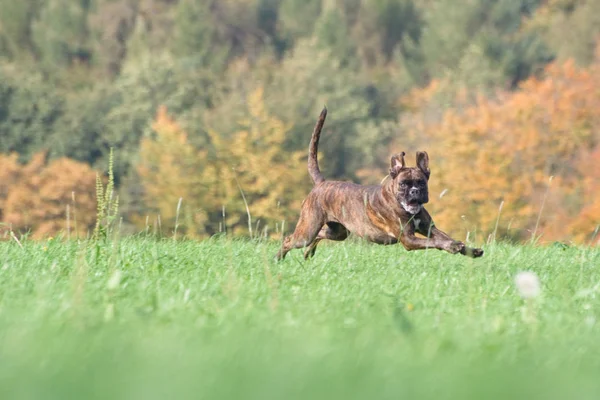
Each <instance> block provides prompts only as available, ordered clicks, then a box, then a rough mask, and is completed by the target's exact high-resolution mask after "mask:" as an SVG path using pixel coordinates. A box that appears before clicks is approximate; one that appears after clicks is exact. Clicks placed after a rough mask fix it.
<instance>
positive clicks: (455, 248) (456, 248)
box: [448, 242, 467, 254]
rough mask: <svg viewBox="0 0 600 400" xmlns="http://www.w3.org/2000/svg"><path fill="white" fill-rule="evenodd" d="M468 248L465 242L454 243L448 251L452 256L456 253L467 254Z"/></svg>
mask: <svg viewBox="0 0 600 400" xmlns="http://www.w3.org/2000/svg"><path fill="white" fill-rule="evenodd" d="M466 248H467V247H466V246H465V244H464V243H463V242H452V243H451V244H450V248H449V249H448V251H449V252H450V253H452V254H456V253H460V254H465V249H466Z"/></svg>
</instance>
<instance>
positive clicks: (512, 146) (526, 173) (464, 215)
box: [393, 59, 600, 243]
mask: <svg viewBox="0 0 600 400" xmlns="http://www.w3.org/2000/svg"><path fill="white" fill-rule="evenodd" d="M434 92H435V91H432V90H430V89H425V91H424V92H420V93H419V92H417V93H414V94H413V95H414V96H415V98H414V99H408V100H407V101H406V104H410V105H420V108H417V109H416V111H415V114H413V115H412V116H411V118H409V119H408V120H410V121H411V126H410V127H409V128H410V129H412V131H413V132H412V133H411V134H413V135H415V134H418V135H421V137H423V138H427V140H430V144H429V147H428V148H427V149H426V150H427V151H429V154H430V157H431V163H432V181H431V182H430V185H431V186H430V188H431V192H432V194H434V195H433V196H432V200H433V201H432V204H431V205H430V208H431V210H432V212H433V215H434V217H435V218H436V222H437V223H438V224H439V225H440V227H443V228H444V229H448V230H449V231H453V233H454V234H457V233H459V232H461V231H462V233H465V231H471V232H473V231H476V232H479V233H482V234H483V235H484V236H483V239H485V238H487V237H488V235H489V234H490V233H491V232H493V231H494V227H495V223H496V219H497V217H498V210H499V206H500V204H501V203H502V202H504V204H503V208H502V211H501V217H500V224H499V231H498V232H499V233H504V234H506V233H508V235H509V236H512V237H516V238H520V239H523V238H526V237H529V236H530V235H531V234H532V233H533V230H534V229H535V226H536V221H537V218H538V215H539V213H540V209H541V207H542V203H544V210H543V213H542V217H541V220H540V225H539V227H538V230H537V232H536V234H538V235H542V240H574V241H576V242H580V243H584V242H589V240H590V238H591V237H592V235H593V233H594V231H595V230H596V228H597V226H598V225H599V224H600V201H599V200H598V199H600V168H599V167H598V163H599V162H600V114H599V113H598V110H600V59H599V60H598V61H597V62H596V63H595V64H593V65H591V66H590V67H589V68H588V69H580V68H577V67H576V66H575V64H574V63H573V62H572V61H569V62H566V63H564V64H553V65H550V66H549V67H548V68H547V69H546V71H545V74H544V77H543V78H542V79H537V78H531V79H529V80H527V81H525V82H523V83H522V84H521V86H520V87H519V89H518V90H517V91H515V92H504V93H499V94H498V98H497V99H496V100H491V99H487V98H483V97H479V98H478V100H477V101H476V104H474V105H473V106H469V107H464V108H460V107H457V108H450V109H449V110H446V111H445V112H444V113H443V114H441V115H442V117H441V118H440V119H438V120H432V119H431V118H429V116H430V110H425V109H426V107H427V106H426V105H425V104H424V101H423V93H425V94H426V95H427V96H429V98H430V99H431V97H432V96H434V95H435V93H434ZM457 103H460V101H458V102H457ZM421 110H425V111H421ZM419 113H422V114H421V119H420V123H415V119H417V120H418V119H419V115H420V114H419ZM415 131H416V132H415ZM400 144H401V143H396V144H394V145H393V147H394V148H395V150H398V147H399V145H400ZM551 177H553V179H552V182H551V183H550V180H551ZM549 184H550V187H549ZM548 187H549V190H548ZM445 189H447V192H445V193H446V194H445V196H443V197H442V198H441V199H440V198H439V197H438V196H436V195H435V194H440V193H442V192H443V191H444V190H445Z"/></svg>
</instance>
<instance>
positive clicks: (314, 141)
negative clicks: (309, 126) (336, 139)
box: [308, 107, 327, 185]
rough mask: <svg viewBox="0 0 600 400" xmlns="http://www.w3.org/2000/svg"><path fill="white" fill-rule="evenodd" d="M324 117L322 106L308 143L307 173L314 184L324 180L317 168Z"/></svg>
mask: <svg viewBox="0 0 600 400" xmlns="http://www.w3.org/2000/svg"><path fill="white" fill-rule="evenodd" d="M326 117H327V107H323V111H321V115H319V119H318V120H317V124H316V125H315V129H314V130H313V133H312V136H311V138H310V145H309V147H308V173H309V174H310V177H311V178H312V180H313V182H314V183H315V185H316V184H318V183H321V182H323V181H324V180H325V178H324V177H323V175H321V170H320V169H319V161H318V160H317V154H318V148H319V138H320V137H321V129H323V124H325V118H326Z"/></svg>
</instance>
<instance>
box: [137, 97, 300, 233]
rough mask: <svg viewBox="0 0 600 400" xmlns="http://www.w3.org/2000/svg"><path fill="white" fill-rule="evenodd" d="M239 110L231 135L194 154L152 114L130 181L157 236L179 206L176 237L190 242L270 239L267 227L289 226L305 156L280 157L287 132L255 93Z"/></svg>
mask: <svg viewBox="0 0 600 400" xmlns="http://www.w3.org/2000/svg"><path fill="white" fill-rule="evenodd" d="M247 103H248V109H247V112H246V115H245V117H244V118H242V119H240V120H239V121H238V129H237V130H236V131H235V132H233V133H231V134H229V135H226V134H221V133H217V132H215V131H212V130H210V131H209V138H208V139H209V141H208V143H206V145H205V146H203V148H202V149H201V150H197V149H196V148H195V146H193V145H192V144H191V143H190V140H189V138H188V135H187V134H186V132H185V131H184V130H183V129H182V128H181V126H180V125H179V124H178V123H177V122H176V121H175V120H174V119H173V118H172V117H171V116H169V115H168V114H167V111H166V108H164V107H161V108H159V111H158V113H157V116H156V119H155V121H154V123H153V124H152V130H153V134H152V135H151V136H147V137H145V138H144V139H143V140H142V145H141V150H140V163H139V165H138V173H139V175H140V177H141V181H142V184H143V187H144V190H145V200H146V205H147V206H148V207H149V209H150V210H152V212H154V213H155V215H156V214H159V215H160V218H161V223H162V226H163V228H164V229H163V231H164V230H165V229H173V228H174V226H175V220H176V218H177V205H178V203H179V199H180V198H181V199H182V207H181V208H180V209H179V224H180V225H181V228H180V229H181V230H182V231H184V232H186V233H187V234H188V235H190V236H196V235H201V236H202V235H207V234H212V233H216V232H219V231H225V230H227V231H228V232H230V233H235V234H240V233H244V234H247V233H248V230H249V229H252V230H256V229H257V226H258V230H260V231H262V228H264V227H268V228H267V229H270V231H271V232H274V231H275V230H276V229H275V224H279V225H278V226H280V225H281V223H282V221H284V220H287V221H288V223H290V221H291V220H293V219H295V218H296V216H297V215H296V213H297V210H298V209H299V206H300V201H301V200H302V198H303V196H304V195H305V194H306V191H307V189H308V183H309V182H308V177H307V174H306V166H305V163H306V162H305V156H306V154H305V152H304V151H302V152H297V151H288V150H286V149H285V147H284V143H285V139H286V134H287V133H288V132H289V128H290V127H289V126H287V125H286V124H285V123H284V122H282V121H281V120H279V119H277V118H275V117H273V116H271V115H270V114H269V113H268V112H267V111H266V108H265V104H264V99H263V90H262V89H257V90H256V91H254V92H253V93H251V94H250V95H249V96H248V99H247ZM246 207H247V208H246ZM248 215H250V218H251V219H252V220H251V221H249V220H248ZM259 221H260V222H259ZM141 222H142V221H141V220H140V221H139V222H138V224H141ZM250 223H251V224H252V225H249V224H250ZM249 226H252V228H249Z"/></svg>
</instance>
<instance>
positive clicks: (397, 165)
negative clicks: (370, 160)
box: [390, 152, 406, 179]
mask: <svg viewBox="0 0 600 400" xmlns="http://www.w3.org/2000/svg"><path fill="white" fill-rule="evenodd" d="M405 154H406V153H404V152H402V153H400V154H394V155H393V156H392V159H391V163H390V164H391V166H390V176H391V177H392V179H395V178H396V177H397V176H398V174H399V173H400V170H401V169H402V168H404V166H405V165H406V163H405V162H404V156H405Z"/></svg>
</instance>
